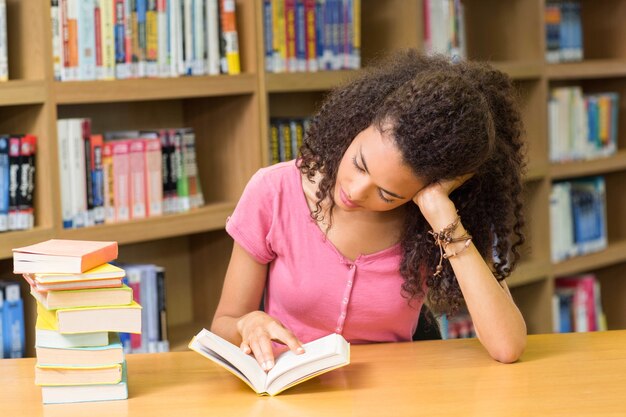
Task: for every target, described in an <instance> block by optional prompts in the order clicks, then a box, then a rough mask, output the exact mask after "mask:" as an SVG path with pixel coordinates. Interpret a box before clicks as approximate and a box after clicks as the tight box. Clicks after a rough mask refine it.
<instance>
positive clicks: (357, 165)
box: [352, 155, 366, 172]
mask: <svg viewBox="0 0 626 417" xmlns="http://www.w3.org/2000/svg"><path fill="white" fill-rule="evenodd" d="M352 164H353V165H354V167H355V168H356V169H357V170H358V171H359V172H366V171H365V168H363V167H362V166H360V165H359V163H358V162H357V161H356V155H354V156H353V157H352Z"/></svg>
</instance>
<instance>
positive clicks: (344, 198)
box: [339, 189, 360, 208]
mask: <svg viewBox="0 0 626 417" xmlns="http://www.w3.org/2000/svg"><path fill="white" fill-rule="evenodd" d="M339 197H341V201H342V202H343V204H345V205H346V206H347V207H349V208H357V207H360V206H359V205H358V204H356V203H354V202H353V201H352V200H350V199H349V198H348V196H347V195H346V193H344V192H343V190H342V189H340V190H339Z"/></svg>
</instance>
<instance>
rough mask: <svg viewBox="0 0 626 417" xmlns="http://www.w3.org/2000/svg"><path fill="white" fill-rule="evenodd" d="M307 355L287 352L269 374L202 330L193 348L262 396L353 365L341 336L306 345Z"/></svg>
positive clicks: (192, 341) (330, 336) (345, 342)
mask: <svg viewBox="0 0 626 417" xmlns="http://www.w3.org/2000/svg"><path fill="white" fill-rule="evenodd" d="M303 347H304V353H302V354H299V355H296V354H295V353H293V352H291V351H287V352H284V353H282V354H280V355H279V356H277V357H276V358H275V365H274V367H273V368H272V369H270V370H269V371H268V372H265V371H264V370H263V369H262V368H261V366H260V365H259V364H258V362H257V361H256V359H254V358H253V357H252V356H251V355H247V354H245V353H243V352H242V351H241V349H240V348H239V347H237V346H235V345H233V344H232V343H230V342H228V341H226V340H224V339H222V338H221V337H219V336H218V335H216V334H214V333H211V332H210V331H208V330H206V329H202V331H200V333H198V334H197V335H196V336H195V337H194V338H193V339H192V340H191V342H190V343H189V348H190V349H192V350H194V351H196V352H198V353H199V354H200V355H202V356H204V357H205V358H207V359H210V360H211V361H213V362H215V363H216V364H218V365H219V366H221V367H223V368H225V369H226V370H228V371H230V372H231V373H232V374H233V375H235V376H236V377H237V378H239V379H241V380H242V381H243V382H245V383H246V384H247V385H248V386H249V387H250V388H252V389H253V390H254V391H256V392H257V393H258V394H263V395H271V396H274V395H276V394H278V393H280V392H282V391H284V390H286V389H288V388H291V387H293V386H295V385H297V384H299V383H301V382H304V381H306V380H309V379H311V378H314V377H316V376H318V375H321V374H323V373H326V372H329V371H331V370H333V369H337V368H339V367H342V366H345V365H348V364H349V363H350V344H349V343H348V342H347V341H346V340H345V339H344V338H343V336H341V335H340V334H337V333H332V334H329V335H328V336H324V337H322V338H320V339H317V340H314V341H312V342H309V343H306V344H305V345H304V346H303Z"/></svg>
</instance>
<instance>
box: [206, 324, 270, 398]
mask: <svg viewBox="0 0 626 417" xmlns="http://www.w3.org/2000/svg"><path fill="white" fill-rule="evenodd" d="M195 340H196V341H197V342H198V343H199V344H201V345H202V346H203V347H205V348H207V349H209V350H212V351H213V353H214V354H217V355H218V356H219V357H221V358H223V359H224V360H225V362H224V361H219V362H221V363H224V364H226V363H228V365H230V367H235V368H236V369H237V370H238V371H239V372H240V373H241V374H243V375H245V377H246V378H247V379H248V380H249V381H250V384H251V385H252V388H253V389H254V390H255V391H257V392H258V393H262V392H263V391H264V388H265V379H266V378H267V375H266V373H265V371H264V370H263V369H261V366H260V365H259V364H258V362H257V361H256V359H254V358H253V357H252V356H250V355H247V354H245V353H243V352H242V351H241V349H239V348H238V347H237V346H235V345H233V344H232V343H230V342H228V341H226V340H224V339H222V338H221V337H219V336H218V335H216V334H214V333H211V332H210V331H208V330H206V329H202V331H201V332H200V333H198V335H197V336H196V338H195ZM212 356H213V359H217V358H216V357H215V355H212ZM209 359H212V358H211V357H209ZM215 362H218V361H215ZM219 362H218V363H219Z"/></svg>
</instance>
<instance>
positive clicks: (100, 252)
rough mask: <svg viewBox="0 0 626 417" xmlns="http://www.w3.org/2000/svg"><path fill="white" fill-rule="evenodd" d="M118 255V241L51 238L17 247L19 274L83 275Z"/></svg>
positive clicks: (17, 271)
mask: <svg viewBox="0 0 626 417" xmlns="http://www.w3.org/2000/svg"><path fill="white" fill-rule="evenodd" d="M116 258H117V242H99V241H87V240H64V239H50V240H47V241H45V242H41V243H37V244H34V245H30V246H25V247H23V248H17V249H13V270H14V273H16V274H24V273H26V274H28V273H40V272H49V273H74V274H80V273H83V272H85V271H87V270H89V269H92V268H94V267H96V266H98V265H102V264H105V263H107V262H109V261H112V260H114V259H116Z"/></svg>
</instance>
